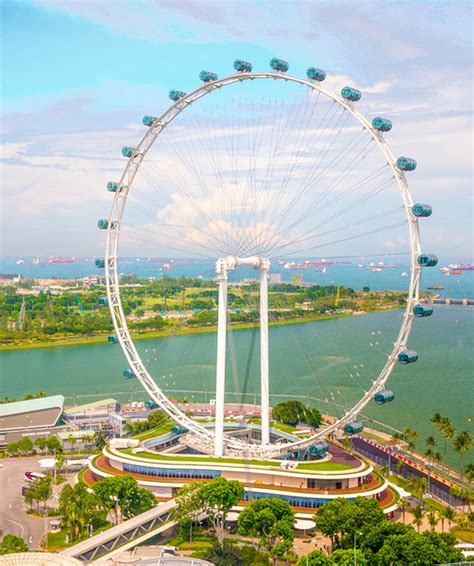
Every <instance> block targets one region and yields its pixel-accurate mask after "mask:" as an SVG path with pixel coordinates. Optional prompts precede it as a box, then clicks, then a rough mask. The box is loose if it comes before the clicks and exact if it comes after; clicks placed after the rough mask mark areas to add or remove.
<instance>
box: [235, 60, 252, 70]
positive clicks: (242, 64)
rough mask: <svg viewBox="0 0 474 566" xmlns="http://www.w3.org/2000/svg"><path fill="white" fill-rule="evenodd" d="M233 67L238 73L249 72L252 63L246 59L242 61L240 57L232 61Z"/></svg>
mask: <svg viewBox="0 0 474 566" xmlns="http://www.w3.org/2000/svg"><path fill="white" fill-rule="evenodd" d="M234 69H235V70H236V71H237V72H238V73H251V72H252V63H249V62H248V61H242V59H236V60H235V61H234Z"/></svg>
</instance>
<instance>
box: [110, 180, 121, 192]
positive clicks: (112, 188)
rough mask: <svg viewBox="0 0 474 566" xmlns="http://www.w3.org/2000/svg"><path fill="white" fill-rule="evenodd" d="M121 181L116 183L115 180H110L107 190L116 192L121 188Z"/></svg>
mask: <svg viewBox="0 0 474 566" xmlns="http://www.w3.org/2000/svg"><path fill="white" fill-rule="evenodd" d="M119 186H120V185H119V183H115V182H114V181H110V182H109V183H107V190H108V191H109V192H111V193H116V192H117V191H118V188H119Z"/></svg>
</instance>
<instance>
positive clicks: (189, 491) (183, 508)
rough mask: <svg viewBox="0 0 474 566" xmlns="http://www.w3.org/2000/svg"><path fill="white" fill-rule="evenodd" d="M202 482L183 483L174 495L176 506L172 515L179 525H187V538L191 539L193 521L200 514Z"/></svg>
mask: <svg viewBox="0 0 474 566" xmlns="http://www.w3.org/2000/svg"><path fill="white" fill-rule="evenodd" d="M202 485H203V484H202V483H199V482H191V483H185V484H184V485H183V486H181V487H180V488H179V490H178V494H177V497H176V508H175V510H174V512H173V517H174V518H175V520H176V521H178V523H179V524H180V526H181V527H184V528H186V527H187V526H189V540H190V541H192V540H193V523H195V522H196V521H197V520H198V519H199V515H200V514H201V498H200V496H199V490H200V489H201V487H202Z"/></svg>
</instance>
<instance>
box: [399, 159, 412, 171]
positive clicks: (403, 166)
mask: <svg viewBox="0 0 474 566" xmlns="http://www.w3.org/2000/svg"><path fill="white" fill-rule="evenodd" d="M397 167H398V168H399V169H400V171H414V170H415V169H416V161H415V160H414V159H411V158H410V157H399V158H398V159H397Z"/></svg>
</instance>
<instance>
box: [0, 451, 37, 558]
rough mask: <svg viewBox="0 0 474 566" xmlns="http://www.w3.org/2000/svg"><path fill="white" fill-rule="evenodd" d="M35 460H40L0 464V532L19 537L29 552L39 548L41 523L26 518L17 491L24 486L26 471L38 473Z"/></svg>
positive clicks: (18, 460) (3, 460)
mask: <svg viewBox="0 0 474 566" xmlns="http://www.w3.org/2000/svg"><path fill="white" fill-rule="evenodd" d="M39 459H40V457H33V458H3V459H2V460H0V464H1V465H0V485H1V486H2V488H1V489H0V529H1V531H2V533H3V535H6V534H12V535H17V536H21V537H22V538H23V539H24V540H25V542H26V543H27V544H28V546H29V547H30V548H31V549H38V548H39V543H40V540H41V537H42V535H43V532H44V521H43V519H38V518H36V517H31V516H30V515H27V514H26V509H27V506H26V505H25V502H24V500H23V496H22V494H21V487H22V485H24V483H25V472H26V471H27V470H30V471H40V467H39V465H38V460H39ZM2 466H3V467H2Z"/></svg>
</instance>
